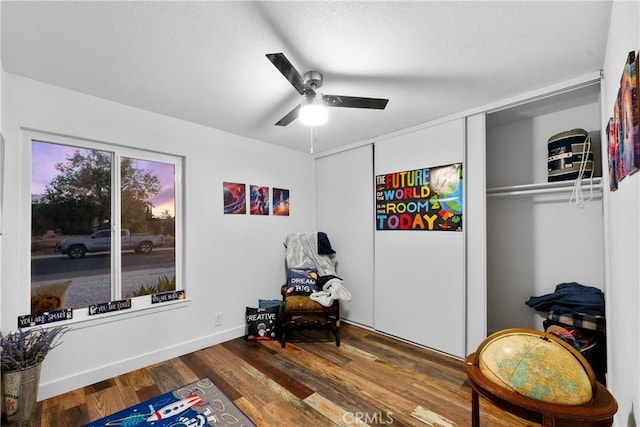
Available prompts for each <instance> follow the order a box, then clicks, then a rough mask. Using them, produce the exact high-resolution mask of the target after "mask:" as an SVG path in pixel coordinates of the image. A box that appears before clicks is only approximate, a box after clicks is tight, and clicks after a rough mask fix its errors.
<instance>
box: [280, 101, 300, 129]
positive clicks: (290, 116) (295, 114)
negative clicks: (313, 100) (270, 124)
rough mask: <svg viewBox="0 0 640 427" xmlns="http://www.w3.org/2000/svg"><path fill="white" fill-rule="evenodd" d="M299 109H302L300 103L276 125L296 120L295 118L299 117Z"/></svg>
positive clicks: (284, 124)
mask: <svg viewBox="0 0 640 427" xmlns="http://www.w3.org/2000/svg"><path fill="white" fill-rule="evenodd" d="M298 110H300V105H299V104H298V106H297V107H296V108H294V109H293V110H291V111H289V112H288V113H287V114H286V115H285V116H284V117H283V118H281V119H280V120H279V121H278V122H277V123H276V126H286V125H288V124H289V123H291V122H292V121H294V120H295V119H297V118H298Z"/></svg>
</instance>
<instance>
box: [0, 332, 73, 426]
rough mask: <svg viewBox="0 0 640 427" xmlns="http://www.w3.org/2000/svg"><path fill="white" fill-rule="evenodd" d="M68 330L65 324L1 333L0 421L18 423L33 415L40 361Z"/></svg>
mask: <svg viewBox="0 0 640 427" xmlns="http://www.w3.org/2000/svg"><path fill="white" fill-rule="evenodd" d="M67 330H68V327H65V326H54V327H50V328H44V327H37V328H30V329H19V330H18V331H16V332H11V333H9V334H6V335H3V334H2V333H0V371H1V376H2V417H3V420H7V421H9V422H17V421H23V420H26V419H29V418H30V417H31V416H32V415H33V412H34V410H35V408H36V402H37V398H38V387H39V383H40V372H41V368H42V362H43V361H44V359H45V357H46V356H47V354H49V352H50V351H51V350H53V349H54V348H56V347H57V346H58V345H60V343H61V341H60V339H61V337H62V336H63V335H64V334H65V333H66V332H67Z"/></svg>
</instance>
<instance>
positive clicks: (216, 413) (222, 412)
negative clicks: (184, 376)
mask: <svg viewBox="0 0 640 427" xmlns="http://www.w3.org/2000/svg"><path fill="white" fill-rule="evenodd" d="M102 426H105V427H107V426H121V427H132V426H140V427H147V426H153V427H165V426H166V427H200V426H216V427H217V426H234V427H255V424H254V423H253V422H251V420H250V419H249V418H248V417H247V416H246V415H245V414H244V413H243V412H242V411H241V410H240V408H238V407H237V406H236V405H235V404H234V403H233V402H232V401H231V400H229V398H228V397H227V396H225V395H224V393H222V392H221V391H220V390H219V389H218V387H216V386H215V385H214V384H213V382H211V380H210V379H209V378H203V379H201V380H198V381H196V382H194V383H192V384H188V385H185V386H184V387H180V388H179V389H176V390H174V391H171V392H169V393H165V394H162V395H160V396H157V397H154V398H153V399H149V400H147V401H146V402H142V403H139V404H137V405H135V406H131V407H129V408H127V409H124V410H122V411H120V412H116V413H115V414H111V415H109V416H108V417H104V418H101V419H99V420H97V421H93V422H91V423H89V424H86V425H85V426H84V427H102Z"/></svg>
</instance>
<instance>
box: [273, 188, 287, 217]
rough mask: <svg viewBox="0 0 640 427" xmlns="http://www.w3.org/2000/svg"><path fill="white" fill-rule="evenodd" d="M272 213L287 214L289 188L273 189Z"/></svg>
mask: <svg viewBox="0 0 640 427" xmlns="http://www.w3.org/2000/svg"><path fill="white" fill-rule="evenodd" d="M273 214H274V215H280V216H289V190H284V189H282V188H274V189H273Z"/></svg>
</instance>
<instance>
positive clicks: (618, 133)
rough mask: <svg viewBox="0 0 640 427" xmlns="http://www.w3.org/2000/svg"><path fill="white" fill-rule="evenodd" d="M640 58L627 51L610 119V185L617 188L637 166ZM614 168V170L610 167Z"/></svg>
mask: <svg viewBox="0 0 640 427" xmlns="http://www.w3.org/2000/svg"><path fill="white" fill-rule="evenodd" d="M638 66H639V58H638V55H637V54H636V52H635V51H633V52H629V54H628V55H627V61H626V62H625V64H624V70H623V72H622V77H621V78H620V88H619V89H618V95H617V97H616V100H615V103H614V105H613V117H612V118H611V119H610V120H609V126H608V129H607V130H608V136H609V141H608V142H609V150H608V152H609V162H608V163H609V178H610V182H609V189H610V190H612V191H613V190H616V189H617V188H618V185H617V184H618V183H619V182H620V181H622V180H623V179H624V178H625V177H626V176H629V175H631V174H634V173H636V172H637V171H638V170H640V104H639V99H638V90H639V86H640V83H639V81H638V80H639V77H640V75H639V73H638ZM612 168H613V170H612Z"/></svg>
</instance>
